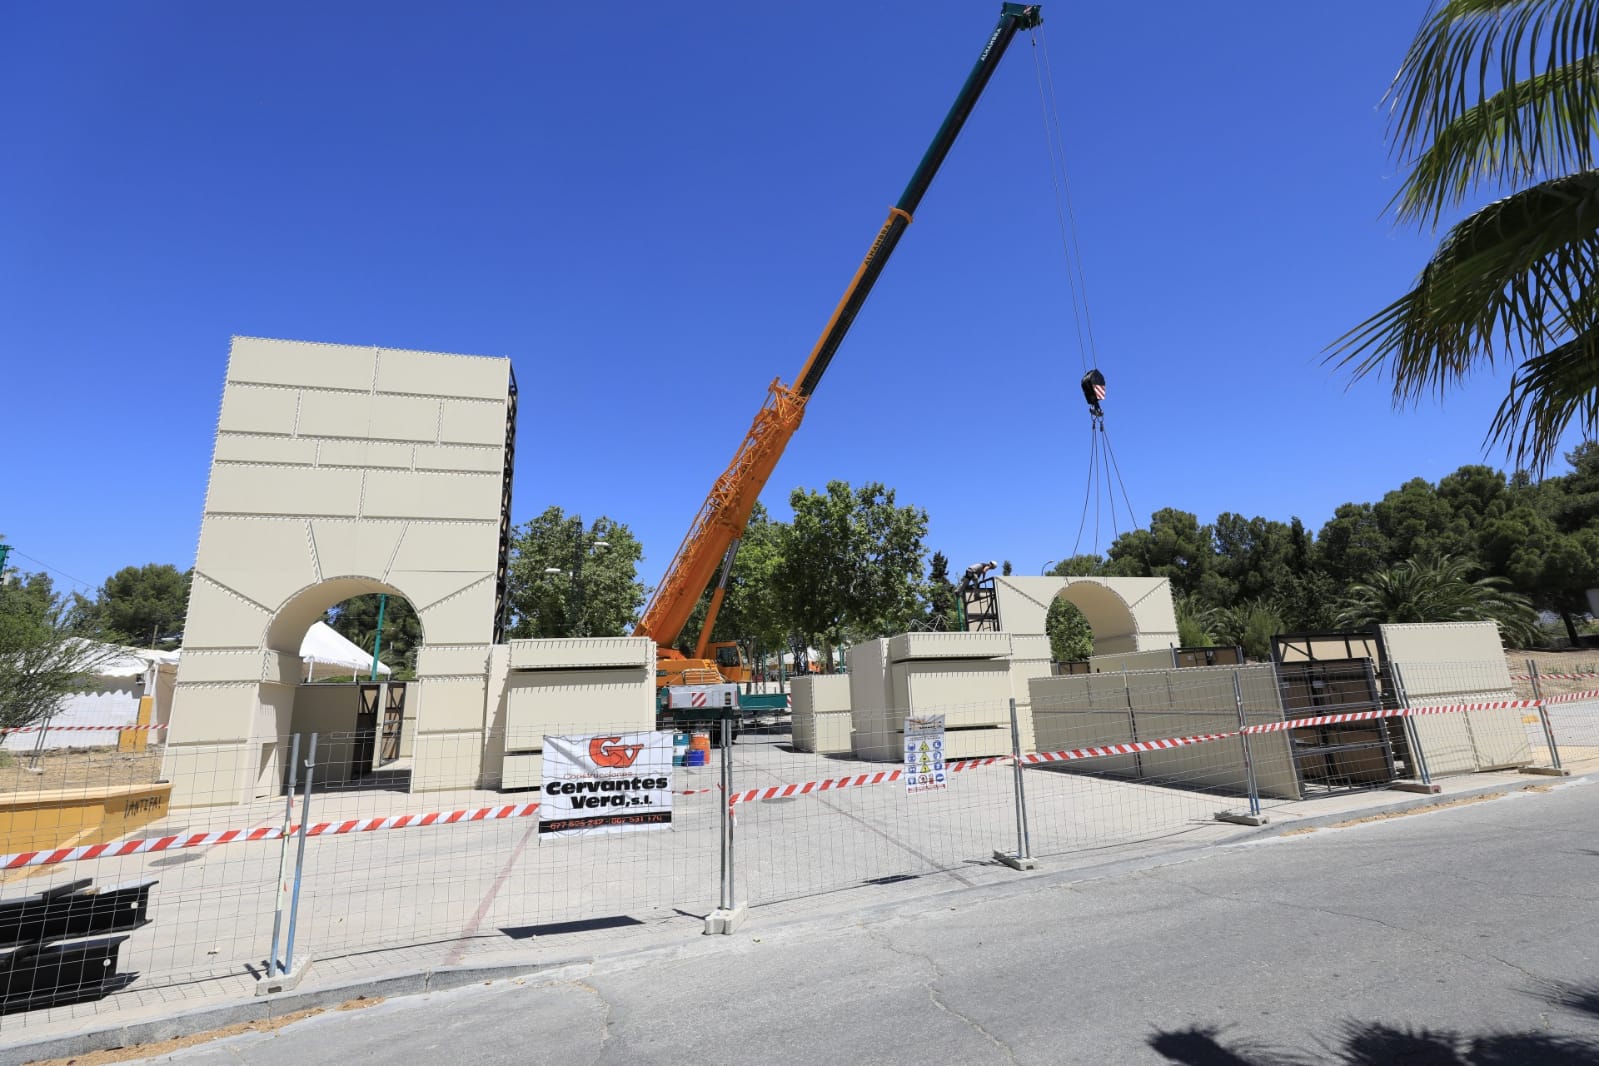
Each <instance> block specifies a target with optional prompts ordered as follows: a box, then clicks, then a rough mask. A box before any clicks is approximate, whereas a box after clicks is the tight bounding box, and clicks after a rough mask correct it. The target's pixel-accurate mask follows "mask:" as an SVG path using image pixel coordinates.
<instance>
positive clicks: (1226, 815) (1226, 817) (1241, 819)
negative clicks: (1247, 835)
mask: <svg viewBox="0 0 1599 1066" xmlns="http://www.w3.org/2000/svg"><path fill="white" fill-rule="evenodd" d="M1216 821H1218V822H1232V823H1233V824H1234V825H1265V824H1266V823H1267V822H1269V821H1271V819H1270V818H1268V817H1266V816H1265V815H1264V814H1240V813H1238V812H1237V811H1217V812H1216Z"/></svg>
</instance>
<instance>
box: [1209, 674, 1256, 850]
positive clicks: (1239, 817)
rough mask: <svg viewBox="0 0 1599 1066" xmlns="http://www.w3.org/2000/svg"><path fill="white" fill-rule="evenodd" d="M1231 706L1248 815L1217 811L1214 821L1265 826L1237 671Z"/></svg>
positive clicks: (1242, 693) (1242, 689)
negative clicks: (1235, 717)
mask: <svg viewBox="0 0 1599 1066" xmlns="http://www.w3.org/2000/svg"><path fill="white" fill-rule="evenodd" d="M1233 706H1235V707H1236V708H1237V709H1238V740H1239V742H1240V744H1241V745H1242V747H1243V750H1244V783H1245V787H1247V788H1248V789H1249V813H1248V814H1235V813H1233V812H1232V811H1217V812H1216V820H1217V821H1220V822H1236V823H1238V824H1239V825H1265V824H1266V821H1267V818H1266V816H1265V815H1263V814H1261V813H1260V787H1259V786H1258V785H1256V783H1255V753H1254V751H1253V750H1252V749H1251V748H1250V745H1249V733H1248V732H1246V730H1248V728H1249V716H1248V715H1247V714H1245V713H1244V687H1243V685H1242V684H1241V683H1240V682H1239V680H1238V671H1237V670H1234V671H1233Z"/></svg>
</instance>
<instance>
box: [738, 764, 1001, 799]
mask: <svg viewBox="0 0 1599 1066" xmlns="http://www.w3.org/2000/svg"><path fill="white" fill-rule="evenodd" d="M1009 761H1010V756H1009V755H991V756H987V757H984V758H979V759H959V760H956V761H954V762H951V763H950V764H949V772H950V773H960V772H961V771H962V770H971V769H974V768H975V767H979V766H993V765H994V764H995V763H1000V762H1009ZM904 774H905V771H904V770H878V771H876V772H874V773H869V774H850V775H849V776H847V777H830V778H826V779H823V780H820V781H801V782H798V783H796V784H792V785H771V786H769V787H767V788H752V789H749V790H748V791H745V792H735V793H733V794H732V795H731V796H729V797H728V800H727V804H728V806H729V807H731V806H732V805H733V804H735V803H754V802H755V801H756V800H771V799H787V798H788V797H790V796H809V795H811V794H813V793H816V792H833V791H836V790H838V789H841V788H856V787H859V786H861V785H884V784H888V783H889V782H891V781H898V780H899V779H900V778H901V777H903V776H904Z"/></svg>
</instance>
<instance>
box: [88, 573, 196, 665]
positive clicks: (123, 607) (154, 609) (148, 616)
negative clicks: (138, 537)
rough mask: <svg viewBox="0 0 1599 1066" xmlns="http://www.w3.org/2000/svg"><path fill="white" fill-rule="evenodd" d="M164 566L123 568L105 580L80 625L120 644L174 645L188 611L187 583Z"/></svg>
mask: <svg viewBox="0 0 1599 1066" xmlns="http://www.w3.org/2000/svg"><path fill="white" fill-rule="evenodd" d="M192 575H193V571H188V572H184V571H181V570H179V569H178V568H177V567H175V566H172V565H170V564H168V563H146V564H145V565H144V566H125V567H123V568H122V569H121V570H118V571H117V572H116V573H114V574H112V575H111V576H110V577H108V578H106V581H105V584H103V585H101V586H100V589H99V591H98V592H97V593H96V595H95V598H94V601H93V603H92V604H90V605H89V606H88V608H87V610H86V611H84V612H83V614H82V615H81V616H80V625H83V624H87V625H90V626H93V627H97V628H99V629H101V630H102V631H103V632H105V633H106V634H108V635H110V636H112V637H114V638H115V639H116V640H118V641H121V642H122V643H124V644H133V645H137V646H138V647H141V648H145V647H149V648H153V647H156V646H157V645H160V644H178V643H180V642H181V638H182V635H183V620H184V615H185V614H186V613H187V612H188V609H189V581H190V578H191V577H192Z"/></svg>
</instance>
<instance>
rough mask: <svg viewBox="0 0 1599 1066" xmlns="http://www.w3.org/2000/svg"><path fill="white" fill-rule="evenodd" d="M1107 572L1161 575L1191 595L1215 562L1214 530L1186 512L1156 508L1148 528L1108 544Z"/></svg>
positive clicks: (1175, 588)
mask: <svg viewBox="0 0 1599 1066" xmlns="http://www.w3.org/2000/svg"><path fill="white" fill-rule="evenodd" d="M1109 555H1110V564H1109V565H1108V566H1107V567H1106V571H1107V572H1108V573H1111V574H1115V575H1119V576H1123V577H1164V578H1167V579H1169V580H1170V581H1171V585H1172V591H1173V592H1174V593H1177V594H1180V595H1191V594H1193V593H1195V592H1197V591H1199V588H1200V585H1201V584H1202V582H1203V580H1204V578H1205V575H1207V574H1209V573H1211V572H1212V571H1213V570H1214V568H1215V563H1216V546H1215V531H1214V530H1213V529H1212V527H1210V526H1202V525H1200V524H1199V519H1198V518H1197V517H1195V516H1194V515H1192V514H1189V513H1188V512H1187V511H1178V510H1175V509H1173V508H1170V507H1166V508H1162V509H1161V510H1159V511H1156V512H1155V513H1154V514H1153V515H1152V516H1150V519H1149V528H1148V529H1135V530H1132V531H1130V532H1127V533H1123V534H1122V535H1121V536H1119V537H1117V538H1116V541H1115V543H1113V544H1112V545H1111V546H1110V551H1109Z"/></svg>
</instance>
